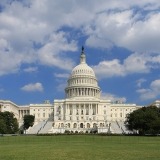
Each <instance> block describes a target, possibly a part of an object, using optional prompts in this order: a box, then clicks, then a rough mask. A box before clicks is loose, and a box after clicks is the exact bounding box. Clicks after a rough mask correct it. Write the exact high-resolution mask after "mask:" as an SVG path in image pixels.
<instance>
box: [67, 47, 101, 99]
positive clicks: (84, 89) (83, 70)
mask: <svg viewBox="0 0 160 160" xmlns="http://www.w3.org/2000/svg"><path fill="white" fill-rule="evenodd" d="M65 93H66V98H72V97H84V96H85V97H86V96H88V97H97V98H99V97H100V88H99V87H98V83H97V79H96V76H95V73H94V71H93V69H92V68H91V67H89V66H88V65H87V63H86V56H85V53H84V48H83V47H82V52H81V55H80V64H79V65H77V66H76V67H75V68H73V70H72V72H71V75H70V77H69V79H68V85H67V87H66V89H65Z"/></svg>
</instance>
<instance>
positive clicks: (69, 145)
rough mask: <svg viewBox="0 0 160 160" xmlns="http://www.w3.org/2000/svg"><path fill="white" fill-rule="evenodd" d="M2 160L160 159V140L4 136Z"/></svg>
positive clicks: (75, 136) (1, 145) (90, 136)
mask: <svg viewBox="0 0 160 160" xmlns="http://www.w3.org/2000/svg"><path fill="white" fill-rule="evenodd" d="M0 160H160V137H138V136H137V137H129V136H97V135H69V136H67V135H63V136H62V135H59V136H11V137H0Z"/></svg>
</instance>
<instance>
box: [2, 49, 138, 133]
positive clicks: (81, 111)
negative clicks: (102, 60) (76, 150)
mask: <svg viewBox="0 0 160 160" xmlns="http://www.w3.org/2000/svg"><path fill="white" fill-rule="evenodd" d="M65 96H66V97H65V99H61V100H54V102H53V103H50V102H49V101H45V103H43V104H30V105H28V106H17V105H16V104H14V103H13V102H11V101H3V100H1V101H0V111H5V110H7V111H12V112H13V113H14V114H15V116H16V118H17V119H18V120H19V123H21V124H22V122H23V116H24V115H25V114H31V115H34V116H35V124H38V123H39V122H43V121H46V123H47V121H50V122H52V125H51V127H50V129H49V130H46V132H47V133H57V132H61V133H63V132H64V131H65V130H69V131H73V132H75V131H78V132H86V131H88V132H89V131H91V130H92V129H95V128H96V129H98V131H99V132H108V131H109V130H112V127H110V126H111V124H112V123H113V126H114V122H115V123H117V125H118V126H119V124H122V123H123V122H124V121H125V119H126V116H127V114H129V113H131V112H133V111H134V110H136V109H137V108H139V107H140V106H137V105H136V104H124V103H113V102H112V101H111V100H107V99H101V89H100V87H99V86H98V81H97V78H96V76H95V73H94V71H93V69H92V68H91V67H89V66H88V64H87V63H86V55H85V53H84V48H82V52H81V55H80V63H79V64H78V65H77V66H76V67H75V68H73V70H72V72H71V74H70V76H69V78H68V81H67V87H66V88H65ZM46 123H45V125H46Z"/></svg>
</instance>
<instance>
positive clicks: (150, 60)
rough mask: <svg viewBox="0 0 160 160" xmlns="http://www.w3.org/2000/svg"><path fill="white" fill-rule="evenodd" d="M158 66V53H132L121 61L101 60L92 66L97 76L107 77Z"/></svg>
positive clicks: (142, 71) (143, 70)
mask: <svg viewBox="0 0 160 160" xmlns="http://www.w3.org/2000/svg"><path fill="white" fill-rule="evenodd" d="M158 67H160V55H159V54H145V53H143V54H139V53H133V54H131V55H130V56H128V57H127V58H126V59H124V61H123V62H121V61H119V60H117V59H114V60H111V61H102V62H99V64H98V65H95V66H93V69H94V71H95V73H96V75H97V76H98V77H99V78H109V77H114V76H126V75H129V74H133V73H149V72H150V71H151V70H152V69H157V68H158Z"/></svg>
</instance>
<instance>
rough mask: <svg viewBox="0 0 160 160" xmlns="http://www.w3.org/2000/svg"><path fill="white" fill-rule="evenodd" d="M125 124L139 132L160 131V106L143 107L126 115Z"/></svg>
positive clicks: (151, 132) (152, 132) (155, 132)
mask: <svg viewBox="0 0 160 160" xmlns="http://www.w3.org/2000/svg"><path fill="white" fill-rule="evenodd" d="M125 123H126V126H127V128H128V129H129V130H131V131H133V130H137V131H138V132H139V134H142V135H144V134H158V133H160V108H157V107H155V106H149V107H143V108H140V109H138V110H135V111H134V112H132V113H130V114H129V115H128V116H127V120H126V122H125Z"/></svg>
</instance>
